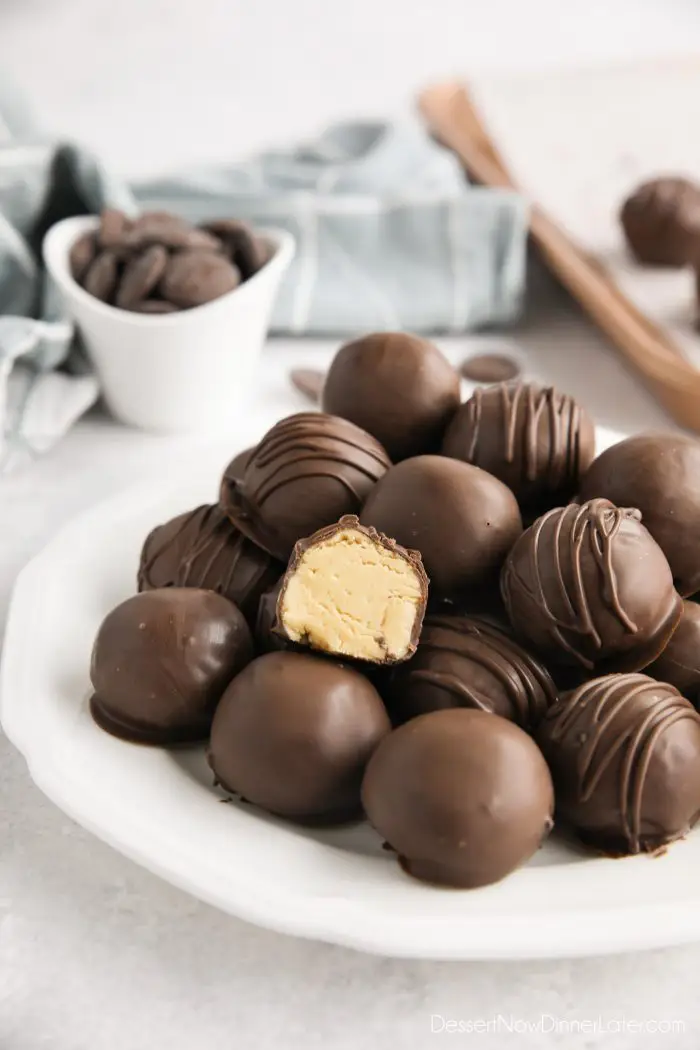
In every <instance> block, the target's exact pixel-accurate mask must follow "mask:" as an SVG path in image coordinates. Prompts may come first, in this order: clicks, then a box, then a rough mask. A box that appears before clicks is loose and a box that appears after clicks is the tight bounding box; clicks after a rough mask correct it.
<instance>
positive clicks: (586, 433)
mask: <svg viewBox="0 0 700 1050" xmlns="http://www.w3.org/2000/svg"><path fill="white" fill-rule="evenodd" d="M442 454H443V455H444V456H451V457H452V458H453V459H460V460H462V461H463V462H464V463H473V464H474V465H475V466H477V467H481V468H482V469H483V470H487V471H488V472H489V473H490V474H493V475H494V476H495V477H497V478H500V480H501V481H502V482H503V483H504V484H505V485H507V486H508V487H509V488H510V489H512V491H513V492H514V493H515V495H516V497H517V500H518V503H519V504H520V506H521V508H522V509H523V511H524V513H526V514H528V515H533V514H535V515H536V514H541V513H543V512H544V511H546V510H549V509H550V508H551V507H554V506H557V507H560V506H562V504H564V503H568V501H569V499H570V498H571V497H572V496H573V495H574V494H575V493H576V491H577V490H578V485H579V482H580V480H581V474H582V473H583V471H585V470H586V469H587V468H588V467H589V466H590V464H591V461H592V460H593V457H594V455H595V431H594V427H593V422H592V420H591V418H590V417H589V415H588V413H587V412H585V411H584V410H583V409H582V408H581V407H580V405H578V404H577V402H576V401H574V399H573V398H572V397H569V396H568V395H567V394H560V393H559V392H558V391H556V390H555V389H554V388H553V387H540V386H537V385H536V384H534V383H500V384H499V385H498V386H492V387H488V388H486V389H478V390H476V391H475V392H474V394H473V395H472V396H471V397H470V398H469V400H468V401H466V402H465V403H464V404H463V405H462V407H461V408H460V409H459V411H458V412H457V413H456V415H455V416H454V417H453V418H452V422H451V423H450V425H449V427H448V428H447V432H446V434H445V438H444V441H443V443H442Z"/></svg>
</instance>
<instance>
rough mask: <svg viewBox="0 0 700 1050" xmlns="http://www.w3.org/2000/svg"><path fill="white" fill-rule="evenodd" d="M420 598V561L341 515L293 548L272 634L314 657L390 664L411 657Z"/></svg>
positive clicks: (424, 593) (423, 588)
mask: <svg viewBox="0 0 700 1050" xmlns="http://www.w3.org/2000/svg"><path fill="white" fill-rule="evenodd" d="M427 598H428V577H427V576H426V574H425V570H424V568H423V562H422V560H421V556H420V554H418V552H417V551H408V550H406V549H405V548H403V547H400V546H399V545H398V544H397V543H396V542H395V541H394V540H392V539H389V538H388V537H387V536H383V535H382V534H381V533H379V532H377V530H376V529H373V528H369V527H367V526H364V525H360V522H359V520H358V518H357V517H356V516H355V515H350V514H348V515H345V516H344V517H342V518H341V519H340V521H339V522H337V523H336V524H334V525H328V526H327V527H326V528H323V529H319V531H318V532H315V533H314V534H313V536H310V537H309V538H308V539H305V540H300V541H299V542H298V543H297V545H296V547H295V548H294V553H293V554H292V557H291V560H290V563H289V568H288V569H287V572H286V575H285V577H284V582H283V584H282V588H281V590H280V595H279V598H278V601H277V628H276V629H277V632H278V633H280V634H282V635H283V636H284V637H286V638H288V639H289V640H290V641H292V642H298V643H301V644H302V645H308V646H309V647H310V648H312V649H318V650H321V651H322V652H326V653H333V654H335V655H337V656H346V657H352V658H354V659H356V660H366V661H369V662H371V663H380V664H389V663H398V662H399V661H401V660H406V659H407V658H408V657H409V656H411V655H412V654H413V653H414V652H415V650H416V645H417V644H418V638H419V636H420V630H421V625H422V623H423V616H424V614H425V606H426V602H427Z"/></svg>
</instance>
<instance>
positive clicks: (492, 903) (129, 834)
mask: <svg viewBox="0 0 700 1050" xmlns="http://www.w3.org/2000/svg"><path fill="white" fill-rule="evenodd" d="M259 436H260V433H259V429H258V425H257V419H256V420H255V421H253V420H252V418H251V417H250V416H248V417H247V418H241V419H240V420H239V421H238V424H237V426H236V429H235V432H234V433H232V434H231V438H230V440H228V441H227V442H226V444H225V445H224V444H221V447H216V448H212V449H211V450H209V451H205V450H202V449H200V450H198V451H197V455H196V458H194V459H193V460H192V461H191V462H187V461H185V462H183V461H182V458H181V457H178V459H177V461H174V464H175V465H174V467H173V469H162V468H159V475H158V477H154V478H153V479H151V480H149V481H147V482H146V483H145V484H144V485H143V486H141V487H139V488H137V489H132V490H131V491H129V492H126V493H122V494H121V495H120V496H117V497H116V498H114V499H112V500H110V501H109V502H108V503H103V504H101V505H100V506H99V507H96V508H94V509H93V510H91V511H89V512H88V513H87V514H85V515H83V516H82V517H81V518H77V519H76V520H75V521H74V522H73V523H72V524H70V525H69V526H68V527H67V528H66V529H64V531H63V532H61V533H60V534H59V535H58V536H56V538H55V539H54V540H52V542H51V543H50V544H49V546H48V547H47V548H46V550H45V551H44V552H43V553H42V554H40V555H39V556H38V557H37V558H35V559H34V561H33V562H31V564H30V565H28V566H27V567H26V568H25V569H24V570H23V571H22V573H21V574H20V576H19V579H18V581H17V586H16V588H15V592H14V596H13V599H12V605H11V608H10V615H9V619H8V624H7V633H6V635H5V647H4V652H3V661H2V674H1V675H0V716H1V717H2V723H3V727H4V729H5V732H6V733H7V735H8V737H9V738H10V740H11V741H12V742H13V743H14V744H15V746H16V747H18V748H19V749H20V751H22V752H23V754H24V756H25V758H26V759H27V762H28V764H29V771H30V773H31V776H32V777H33V779H34V780H35V782H36V783H37V784H38V786H39V787H40V788H41V789H42V791H44V792H45V793H46V794H47V795H48V796H49V798H51V799H53V801H54V802H56V803H57V805H59V806H61V807H62V809H64V810H65V811H66V813H68V814H69V815H70V816H71V817H73V818H74V819H75V820H77V821H79V822H80V823H81V824H83V825H84V826H85V827H86V828H89V829H90V830H91V831H93V832H94V833H95V834H96V835H99V836H100V837H101V838H103V839H104V840H105V841H106V842H109V843H110V844H111V845H112V846H114V847H115V848H116V849H118V850H121V851H122V852H123V853H125V854H126V855H127V856H129V857H132V858H133V859H134V860H135V861H137V862H138V863H139V864H142V865H144V867H146V868H148V869H149V870H150V871H153V872H155V873H156V874H158V875H161V876H162V877H163V878H165V879H168V880H169V881H170V882H172V883H174V884H175V885H176V886H181V887H182V888H183V889H185V890H188V891H189V892H190V893H193V894H195V895H196V896H197V897H200V898H201V899H202V900H205V901H208V902H209V903H210V904H213V905H215V906H217V907H219V908H222V909H223V910H224V911H228V912H231V913H233V914H234V915H240V916H242V917H243V918H245V919H248V920H249V921H251V922H256V923H259V924H260V925H262V926H268V927H270V928H271V929H275V930H280V931H283V932H286V933H294V934H298V935H300V936H303V937H317V938H322V939H323V940H328V941H333V942H336V943H338V944H344V945H349V946H351V947H354V948H363V949H365V950H367V951H372V952H379V953H381V954H384V955H400V956H413V957H421V958H428V959H522V958H535V957H539V958H543V957H547V956H551V957H560V956H571V955H595V954H602V953H607V952H618V951H636V950H637V949H640V948H652V947H653V948H660V947H663V946H666V945H672V944H683V943H687V942H689V941H693V940H700V827H698V828H697V829H696V830H695V831H694V832H692V833H691V834H690V835H689V836H688V838H687V840H686V841H685V842H677V843H674V844H673V845H672V846H671V847H670V848H669V850H668V852H667V853H666V854H665V855H664V856H658V857H650V856H638V857H626V858H624V859H619V860H618V859H611V858H607V857H600V856H597V855H596V854H595V853H592V852H587V851H585V850H583V849H582V848H578V847H576V846H574V845H572V844H571V843H569V842H567V841H566V840H565V839H563V838H560V837H558V836H556V835H553V836H552V837H551V838H550V839H549V840H548V841H547V843H546V844H545V845H544V847H543V848H542V849H541V850H539V852H538V853H537V854H536V855H535V856H534V857H533V858H532V860H531V861H530V862H529V863H528V864H527V865H526V866H525V867H524V868H521V869H520V870H519V871H516V872H514V873H513V874H512V875H509V876H508V878H507V879H504V880H503V881H502V882H499V883H496V884H495V885H493V886H484V887H482V888H481V889H477V890H470V891H463V892H460V891H457V890H448V889H440V888H438V887H435V886H428V885H423V884H421V883H419V882H417V881H415V880H413V879H411V878H410V877H409V876H407V875H405V874H404V872H403V871H402V870H401V868H400V867H399V865H398V864H397V863H396V860H395V858H394V857H393V856H392V855H391V854H390V853H387V852H386V851H385V850H383V849H382V841H381V839H380V837H379V835H377V834H375V833H374V832H373V831H372V829H371V828H369V827H368V826H367V825H366V824H359V825H355V826H352V825H351V826H349V827H341V828H302V827H297V826H295V825H293V824H286V823H285V822H284V821H281V820H277V819H275V818H274V817H270V816H267V815H266V814H264V813H263V812H262V811H261V810H259V809H257V808H255V807H254V806H251V805H248V804H245V803H242V802H230V803H229V804H228V805H221V804H220V803H219V801H218V800H219V798H220V797H222V792H219V791H218V790H217V789H215V788H214V787H213V785H212V780H213V776H212V772H211V769H210V768H209V767H208V765H207V762H206V758H205V754H204V748H203V747H199V748H186V749H180V750H173V751H165V750H161V749H160V748H149V747H140V746H138V745H135V744H126V743H124V742H122V741H120V740H117V739H116V738H114V737H111V736H108V734H107V733H104V732H102V730H100V729H98V727H97V726H96V725H95V723H94V722H93V720H92V719H91V717H90V714H89V709H88V704H87V700H88V697H89V695H90V680H89V666H90V650H91V648H92V643H93V639H94V637H95V633H96V631H97V629H98V627H99V624H100V621H101V620H102V618H103V617H104V616H105V615H106V614H107V612H108V611H109V610H110V609H111V608H112V607H113V606H114V605H116V604H117V603H118V602H120V601H122V600H123V599H124V598H127V597H128V596H129V595H130V594H132V593H133V590H134V581H135V575H136V566H137V565H138V559H139V553H140V550H141V545H142V543H143V539H144V536H145V535H146V534H147V533H148V532H149V531H150V530H151V529H152V528H153V526H154V525H156V524H158V523H160V522H162V521H164V520H166V519H167V518H169V517H171V516H172V515H174V514H178V513H181V512H182V511H183V510H185V509H186V508H187V507H192V506H195V505H197V504H199V503H204V502H207V501H209V500H211V499H212V497H213V495H214V493H215V492H216V487H217V484H218V479H219V477H220V474H221V470H222V467H223V465H224V464H225V463H226V462H227V460H228V459H229V458H230V456H231V454H232V453H233V452H234V451H235V449H236V448H245V447H246V446H247V445H250V444H252V443H253V442H254V441H256V440H257V439H258V438H259ZM619 436H620V435H613V434H611V433H610V432H602V431H600V430H599V431H598V447H599V449H602V448H605V447H607V446H608V445H609V444H612V442H613V441H614V440H615V439H617V438H619ZM234 439H235V441H234ZM165 466H166V467H168V464H167V463H166V465H165ZM516 1044H517V1045H520V1044H518V1043H517V1040H516V1041H515V1042H514V1043H513V1046H516ZM449 1045H450V1046H452V1045H453V1044H451V1043H450V1044H449ZM459 1045H460V1046H462V1045H465V1046H466V1044H462V1043H459ZM493 1045H494V1047H496V1046H497V1045H499V1044H498V1040H495V1041H494V1044H493ZM454 1046H457V1043H455V1044H454Z"/></svg>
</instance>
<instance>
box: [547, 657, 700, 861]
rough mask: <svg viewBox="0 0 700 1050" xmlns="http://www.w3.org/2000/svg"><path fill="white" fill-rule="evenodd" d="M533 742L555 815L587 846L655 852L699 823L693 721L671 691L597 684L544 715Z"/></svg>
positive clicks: (636, 677) (633, 677)
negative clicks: (546, 771)
mask: <svg viewBox="0 0 700 1050" xmlns="http://www.w3.org/2000/svg"><path fill="white" fill-rule="evenodd" d="M681 723H687V729H686V727H683V732H688V733H689V734H690V736H689V737H688V739H687V741H685V742H683V739H682V733H681V732H679V728H680V725H681ZM669 735H671V736H670V738H669ZM538 738H539V741H540V743H541V746H542V747H543V749H544V752H545V756H546V757H547V759H548V761H549V763H550V767H551V768H552V773H553V776H554V783H555V789H556V790H557V806H558V810H559V811H561V812H562V814H563V815H564V816H565V817H566V818H567V819H568V820H570V821H571V822H572V823H573V824H574V826H576V827H577V829H578V830H579V833H581V834H582V836H583V837H584V838H587V839H588V840H589V841H591V842H592V843H593V844H594V845H598V846H600V847H601V848H603V849H605V850H606V851H609V852H612V853H639V852H641V851H644V850H654V849H657V848H659V847H660V846H662V845H664V844H665V843H667V842H670V841H672V840H673V839H674V838H679V837H680V836H681V835H683V834H685V833H686V832H687V831H688V830H689V828H690V826H691V825H692V823H694V821H695V820H696V819H697V816H698V813H699V812H700V774H699V773H694V772H693V767H694V766H697V765H698V762H699V761H700V718H699V717H698V715H697V713H696V712H695V710H694V709H693V707H692V706H691V704H690V703H688V701H687V700H685V699H684V698H683V697H682V696H681V695H680V693H679V692H678V691H677V690H676V689H675V688H674V687H673V686H671V685H667V684H665V683H660V682H656V681H654V680H653V679H651V678H649V677H647V676H646V675H641V674H626V675H615V674H613V675H607V676H605V677H603V678H598V679H596V680H594V681H592V682H588V683H587V684H585V685H583V686H581V687H580V688H579V689H577V690H575V691H574V692H573V693H570V694H568V696H566V697H564V699H563V700H562V701H561V702H560V703H559V704H557V705H555V707H553V708H551V709H550V711H549V713H548V715H547V716H546V718H545V719H544V721H543V723H542V726H541V733H540V734H539V735H538ZM664 738H666V742H667V746H666V747H662V740H664ZM682 781H685V786H686V790H683V791H681V790H680V782H682ZM665 810H666V811H667V812H665V816H664V819H660V815H661V814H662V813H664V811H665Z"/></svg>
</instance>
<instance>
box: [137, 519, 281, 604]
mask: <svg viewBox="0 0 700 1050" xmlns="http://www.w3.org/2000/svg"><path fill="white" fill-rule="evenodd" d="M283 569H284V566H283V565H282V564H281V562H278V561H275V559H274V558H273V557H272V556H271V555H269V554H268V553H267V551H264V550H262V548H260V547H257V546H256V545H255V544H254V543H252V542H251V541H250V540H249V539H248V538H247V537H246V536H244V535H243V533H242V532H239V531H238V529H237V528H236V526H235V525H233V524H232V523H231V522H230V521H229V519H228V518H227V517H226V515H225V513H224V512H223V510H222V509H221V507H220V506H218V504H214V505H213V506H209V505H204V506H201V507H196V508H195V509H194V510H192V511H188V512H187V513H185V514H179V515H178V516H177V517H176V518H172V519H171V520H170V521H168V522H166V523H165V524H164V525H159V526H158V527H157V528H155V529H153V531H152V532H151V533H150V534H149V535H148V536H147V538H146V542H145V543H144V545H143V550H142V552H141V564H140V566H139V572H138V588H139V590H140V591H146V590H153V589H155V588H159V587H199V588H203V589H204V590H211V591H216V593H217V594H222V595H223V596H224V598H228V599H229V600H230V601H232V602H234V603H235V604H236V605H237V606H238V608H239V609H240V610H241V612H242V613H243V615H244V616H245V618H246V620H248V622H249V623H253V622H254V621H255V617H256V616H257V611H258V602H259V600H260V596H261V595H262V594H263V593H264V592H265V591H266V590H267V589H268V588H269V587H271V586H272V585H273V584H274V583H276V582H277V580H278V579H279V577H280V574H281V573H282V571H283Z"/></svg>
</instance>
